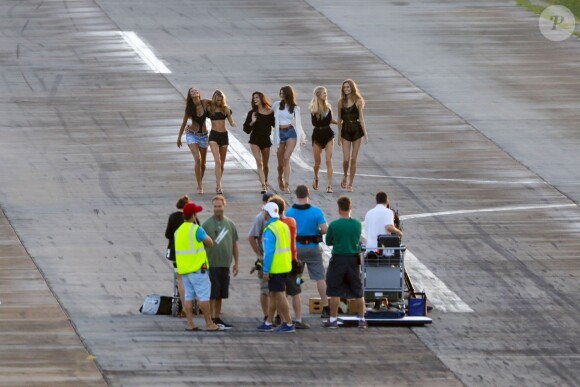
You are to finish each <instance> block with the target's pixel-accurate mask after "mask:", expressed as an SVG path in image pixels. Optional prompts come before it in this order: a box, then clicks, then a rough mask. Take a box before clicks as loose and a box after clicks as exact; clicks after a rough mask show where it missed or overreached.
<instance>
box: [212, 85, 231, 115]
mask: <svg viewBox="0 0 580 387" xmlns="http://www.w3.org/2000/svg"><path fill="white" fill-rule="evenodd" d="M219 97H222V102H221V103H220V102H218V98H219ZM217 108H221V109H222V111H223V113H224V114H225V115H226V116H229V114H230V107H229V106H228V101H227V100H226V95H225V94H224V92H223V91H221V90H216V91H214V92H213V95H212V96H211V102H210V103H209V106H208V110H209V113H210V114H212V115H213V114H214V113H215V111H216V109H217Z"/></svg>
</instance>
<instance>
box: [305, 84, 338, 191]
mask: <svg viewBox="0 0 580 387" xmlns="http://www.w3.org/2000/svg"><path fill="white" fill-rule="evenodd" d="M312 94H313V96H312V101H310V106H309V108H310V114H311V116H312V125H313V126H314V130H313V131H312V152H313V153H314V183H313V184H312V188H314V189H315V190H318V181H319V178H318V171H319V170H320V164H321V162H322V151H323V150H324V151H325V152H326V154H325V155H326V175H327V177H328V185H327V186H326V192H328V193H331V192H332V173H333V168H332V152H333V151H334V131H333V130H332V129H331V128H330V124H336V120H335V119H333V118H332V107H331V106H330V104H329V103H328V100H327V97H328V93H327V92H326V88H324V87H322V86H318V87H317V88H316V89H314V92H313V93H312Z"/></svg>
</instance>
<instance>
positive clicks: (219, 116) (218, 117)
mask: <svg viewBox="0 0 580 387" xmlns="http://www.w3.org/2000/svg"><path fill="white" fill-rule="evenodd" d="M230 114H231V110H230ZM207 116H208V117H209V119H210V120H212V121H225V119H226V118H228V116H227V115H226V114H225V113H223V112H214V113H213V114H211V113H210V112H207Z"/></svg>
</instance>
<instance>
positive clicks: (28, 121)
mask: <svg viewBox="0 0 580 387" xmlns="http://www.w3.org/2000/svg"><path fill="white" fill-rule="evenodd" d="M0 21H1V23H0V32H1V34H0V48H1V50H2V51H1V52H2V56H0V63H1V65H2V78H1V79H0V85H1V89H2V95H1V97H0V98H1V99H0V117H1V118H2V120H0V136H1V137H0V138H1V141H0V206H1V208H2V210H3V213H4V214H5V217H4V216H0V230H2V233H1V239H0V241H1V243H0V258H1V259H0V265H1V267H2V270H1V271H0V302H1V304H0V321H2V323H1V324H0V332H1V337H2V339H0V340H1V346H0V370H1V373H2V375H3V378H4V381H5V383H6V384H7V385H48V384H50V385H103V384H109V385H160V384H168V385H192V384H199V385H207V384H221V385H225V384H230V385H272V384H275V383H276V384H281V385H289V384H293V385H296V384H303V385H329V384H333V385H427V384H428V385H440V386H449V385H517V386H523V385H526V386H532V385H559V386H562V385H570V386H572V385H578V384H580V371H579V369H580V360H579V359H580V357H579V355H578V348H579V345H580V339H579V337H580V335H579V333H580V329H579V324H578V321H579V319H580V313H579V306H580V305H579V301H578V298H577V295H578V294H579V292H580V285H579V281H578V275H579V271H580V263H579V259H578V258H579V256H580V242H579V240H580V239H579V238H578V237H579V234H580V211H579V209H578V199H579V198H580V194H579V192H580V191H579V190H578V187H579V185H578V182H579V177H580V176H579V174H580V172H579V169H578V167H577V166H578V165H579V164H580V155H579V154H578V152H577V149H578V145H580V132H579V131H578V122H579V120H578V119H579V118H580V117H579V115H580V113H579V112H580V106H579V105H580V98H578V94H579V93H580V87H579V85H578V83H580V77H579V76H578V75H580V64H579V62H578V61H577V58H578V57H579V54H580V42H578V40H577V39H569V40H567V41H564V42H559V43H555V42H550V41H548V40H547V39H545V38H544V37H543V36H542V35H541V33H540V31H539V29H538V22H537V17H536V16H535V15H533V14H531V13H529V12H528V11H526V10H524V9H522V8H519V7H517V6H515V4H513V3H511V2H508V3H506V2H500V1H484V2H479V1H477V2H476V1H458V2H447V1H436V0H432V1H413V0H410V1H399V2H383V1H370V0H362V1H357V2H352V1H350V2H347V1H342V0H340V1H332V2H328V1H306V2H305V1H285V2H272V1H269V2H268V1H251V0H241V1H204V0H201V1H195V2H194V1H186V0H181V1H178V0H167V1H164V2H162V3H161V2H158V1H152V0H139V1H114V0H97V1H89V0H78V1H56V0H54V1H46V0H45V1H40V0H38V1H18V2H17V1H5V2H2V3H1V4H0ZM148 50H150V51H148ZM346 78H352V79H355V80H356V81H357V83H358V85H359V87H360V89H361V92H362V94H363V95H364V97H365V99H366V101H367V106H366V109H365V118H366V123H367V128H368V130H369V137H370V142H369V144H367V145H363V146H362V147H361V152H360V155H359V159H358V162H359V167H358V177H357V179H356V180H355V184H354V186H355V192H353V193H349V194H348V195H349V196H350V197H351V198H352V199H353V201H354V211H353V216H355V217H357V218H363V217H364V214H365V213H366V211H367V210H368V209H370V208H371V207H373V206H374V193H375V192H377V191H379V190H386V191H388V192H389V194H390V196H391V201H392V203H394V204H395V205H396V206H397V207H398V209H399V210H400V212H401V214H402V215H403V216H404V226H405V243H406V245H407V246H408V247H409V250H410V252H411V254H409V257H408V263H409V266H410V267H411V268H412V271H411V274H412V276H413V279H414V281H415V282H416V283H417V284H419V286H420V287H421V288H422V289H424V290H425V291H426V292H427V293H428V295H429V296H430V299H431V302H432V305H433V306H434V307H435V309H434V310H433V313H432V314H431V317H432V318H433V324H432V325H430V326H428V327H423V328H412V329H409V328H404V327H397V328H393V327H389V328H384V327H371V328H369V329H368V330H367V331H364V332H360V331H358V330H357V329H346V328H345V329H339V330H338V331H333V332H328V331H325V330H324V329H323V328H321V327H320V323H319V322H320V321H321V319H320V318H319V317H318V316H317V315H310V314H306V321H308V322H309V323H311V324H312V329H311V330H308V331H299V332H297V333H296V334H294V335H291V337H288V336H284V335H281V336H276V335H267V334H259V333H258V332H256V331H255V327H256V326H257V325H258V324H259V322H260V319H261V311H260V308H259V304H258V284H257V281H256V279H255V277H253V276H251V275H250V274H249V270H250V267H251V266H252V264H253V261H254V257H253V254H252V253H251V250H250V248H249V245H248V243H247V239H246V235H247V231H248V229H249V227H250V224H251V221H252V219H253V216H254V215H255V214H256V213H257V212H258V211H259V210H260V197H261V195H260V194H259V190H260V186H259V183H258V178H257V175H256V173H255V171H254V170H253V169H252V165H253V164H252V163H253V161H252V158H251V155H250V154H249V150H248V149H249V148H248V144H247V140H248V136H247V135H246V134H245V133H243V131H242V130H241V126H242V123H243V120H244V118H245V114H246V112H247V110H249V99H250V96H251V93H252V92H253V91H254V90H261V91H264V92H265V93H266V94H267V95H268V96H269V97H270V98H274V97H275V96H276V95H277V93H278V90H279V88H280V87H281V86H283V85H285V84H288V83H289V84H292V85H293V86H294V87H295V89H296V90H297V93H298V102H299V105H300V106H301V107H302V121H303V123H304V126H305V130H306V132H307V134H308V135H309V134H310V133H311V127H310V125H309V122H310V120H309V117H308V113H307V104H308V101H309V100H310V96H311V93H312V90H313V89H314V87H315V86H318V85H324V86H326V87H327V88H328V91H329V100H331V101H332V102H333V108H334V110H335V111H336V100H337V98H338V92H339V89H340V85H341V83H342V81H343V80H344V79H346ZM190 85H195V86H196V87H198V88H199V89H200V90H201V91H202V93H203V94H204V96H205V97H209V96H210V95H211V93H212V92H213V90H215V89H221V90H223V91H224V92H225V94H226V95H227V97H228V101H229V103H230V105H231V106H232V110H233V112H234V118H235V120H236V122H237V126H236V127H235V128H230V138H231V140H230V142H231V146H230V148H229V153H228V159H227V161H226V166H225V169H226V172H225V175H224V182H223V185H224V191H225V195H226V197H227V199H228V207H227V208H226V214H227V215H228V216H230V217H231V218H232V219H233V220H234V221H235V222H236V225H237V227H238V230H239V233H240V237H241V240H240V246H241V273H240V275H239V276H238V277H236V278H235V279H234V280H233V281H232V287H231V298H230V299H229V300H227V301H226V302H224V308H223V310H224V320H226V321H229V322H231V323H232V324H233V325H235V328H234V330H232V331H231V332H220V333H195V334H192V333H188V332H185V331H184V328H185V323H184V322H183V320H179V319H175V318H171V317H167V316H143V315H141V314H139V312H138V308H139V306H140V305H141V303H142V302H143V299H144V298H145V296H146V295H147V294H150V293H162V294H170V293H171V276H172V274H171V267H170V265H169V263H168V262H167V261H166V260H165V258H164V253H165V247H166V244H167V242H166V240H165V239H164V235H163V233H164V230H165V224H166V220H167V216H168V214H169V213H171V212H172V211H173V204H174V202H175V200H176V199H177V197H179V196H180V195H182V194H184V193H189V194H190V195H191V196H192V198H193V200H194V201H195V202H196V203H198V204H201V205H203V206H204V211H203V212H202V214H201V218H202V219H205V218H207V217H209V216H210V215H211V211H210V210H209V209H210V202H211V198H212V196H213V195H212V193H211V192H213V189H214V184H213V181H214V178H213V161H212V159H211V156H208V169H207V172H206V176H205V179H204V184H205V192H206V193H205V194H204V195H202V196H200V195H196V194H194V192H195V188H196V186H195V181H194V176H193V160H192V158H191V154H190V153H189V151H188V150H187V149H186V148H185V149H184V148H182V149H178V148H177V146H176V143H175V142H176V137H177V132H178V129H179V124H180V122H181V118H182V115H183V108H184V100H183V97H184V94H185V93H186V92H187V89H188V87H189V86H190ZM312 160H313V159H312V152H311V145H310V141H309V143H308V144H307V145H306V146H305V147H304V148H303V149H301V150H300V152H297V153H296V155H295V157H294V160H293V177H292V184H293V185H296V184H299V183H306V184H308V185H311V184H312V178H313V175H312V171H311V166H312V164H313V161H312ZM341 161H342V154H341V150H340V148H338V147H336V148H335V153H334V168H335V177H334V184H333V186H334V189H335V190H334V193H333V194H327V193H325V192H324V189H323V188H324V187H325V186H326V176H325V174H324V173H322V174H321V183H320V185H321V190H320V191H318V192H313V193H312V202H313V203H314V204H316V205H319V206H320V207H321V208H323V210H324V211H325V214H326V216H327V219H328V220H329V221H330V220H333V219H335V218H336V217H337V216H338V212H337V209H336V204H335V203H336V199H337V198H338V197H339V196H340V195H341V194H345V193H344V192H341V191H340V184H339V183H340V169H341ZM270 165H271V172H270V181H274V180H275V179H274V178H275V173H276V172H275V158H274V157H272V158H271V160H270ZM286 198H287V200H289V201H290V202H292V201H293V200H294V198H293V197H292V195H287V196H286ZM303 292H304V293H303V310H305V311H307V308H308V298H309V297H314V296H316V289H315V285H314V283H313V282H311V281H308V280H307V281H306V284H305V285H304V289H303ZM200 321H201V320H200Z"/></svg>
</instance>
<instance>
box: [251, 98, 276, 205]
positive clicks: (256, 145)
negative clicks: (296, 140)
mask: <svg viewBox="0 0 580 387" xmlns="http://www.w3.org/2000/svg"><path fill="white" fill-rule="evenodd" d="M251 105H252V110H250V111H249V112H248V115H247V116H246V121H245V122H244V132H246V133H249V134H250V144H251V145H250V147H251V148H252V154H253V155H254V158H255V159H256V165H257V166H258V177H259V178H260V184H261V185H262V190H261V191H260V193H261V194H265V193H266V192H267V191H268V172H269V170H270V168H269V165H268V163H269V161H270V147H271V146H272V141H270V134H272V127H273V126H274V124H275V120H274V112H273V111H272V109H271V105H270V101H268V99H267V98H266V96H264V94H263V93H260V92H259V91H254V92H253V93H252V103H251Z"/></svg>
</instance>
